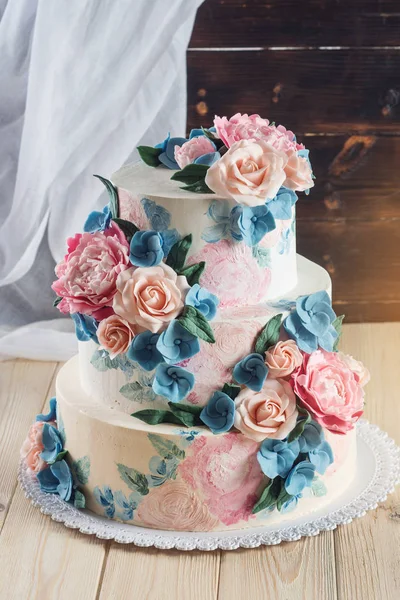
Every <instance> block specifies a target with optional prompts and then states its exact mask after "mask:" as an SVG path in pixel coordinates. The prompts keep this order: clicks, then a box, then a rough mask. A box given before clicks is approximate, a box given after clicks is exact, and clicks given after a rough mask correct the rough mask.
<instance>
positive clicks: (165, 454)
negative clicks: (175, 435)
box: [148, 433, 185, 460]
mask: <svg viewBox="0 0 400 600" xmlns="http://www.w3.org/2000/svg"><path fill="white" fill-rule="evenodd" d="M148 438H149V440H150V442H151V443H152V444H153V446H154V449H155V450H156V452H157V453H158V454H159V455H160V456H161V457H162V458H165V459H166V460H168V459H171V458H173V457H174V456H175V457H176V458H179V460H183V459H184V458H185V451H184V450H181V449H180V448H178V446H177V445H176V444H175V443H174V442H173V441H171V440H168V439H166V438H163V437H161V436H160V435H157V434H155V433H149V434H148Z"/></svg>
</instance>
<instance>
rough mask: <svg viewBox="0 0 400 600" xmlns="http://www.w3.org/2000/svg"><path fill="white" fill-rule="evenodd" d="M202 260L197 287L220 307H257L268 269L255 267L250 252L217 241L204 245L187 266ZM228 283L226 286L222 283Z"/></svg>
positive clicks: (264, 291)
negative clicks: (204, 264) (201, 272)
mask: <svg viewBox="0 0 400 600" xmlns="http://www.w3.org/2000/svg"><path fill="white" fill-rule="evenodd" d="M203 260H204V261H206V268H205V270H204V272H203V274H202V276H201V284H202V286H204V287H205V288H206V289H207V290H208V291H209V292H211V293H213V294H215V295H216V296H217V298H219V301H220V308H223V307H224V306H240V305H245V304H258V303H259V302H261V301H262V300H263V299H264V298H265V297H266V295H267V293H268V289H269V286H270V283H271V270H270V269H268V268H261V267H259V266H258V264H257V261H256V259H255V258H254V257H253V254H252V249H251V248H249V247H248V246H246V245H245V244H238V243H236V242H231V241H229V240H221V241H219V242H216V243H215V244H206V245H205V246H204V248H202V249H201V250H200V251H199V252H197V253H196V254H195V255H192V256H191V257H190V258H189V260H188V264H194V263H196V262H199V261H203ZM227 281H229V282H230V283H229V285H227V284H226V282H227Z"/></svg>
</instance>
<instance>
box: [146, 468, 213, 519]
mask: <svg viewBox="0 0 400 600" xmlns="http://www.w3.org/2000/svg"><path fill="white" fill-rule="evenodd" d="M136 516H137V518H138V519H139V520H140V521H141V522H142V523H143V525H145V526H146V527H152V528H154V529H167V530H168V529H169V530H176V531H211V530H212V529H214V528H215V527H216V525H217V524H218V521H217V519H216V518H215V517H213V516H212V515H211V514H210V512H209V510H208V508H207V506H206V505H205V504H204V502H202V501H201V500H200V498H199V497H198V496H197V494H196V493H195V492H193V491H192V490H191V489H190V488H189V487H188V485H187V484H186V483H184V482H183V481H171V480H170V481H167V482H165V483H164V484H163V485H160V486H159V487H155V488H153V489H152V490H150V493H149V494H148V495H147V496H145V497H144V498H143V501H142V502H141V503H140V505H139V508H138V510H137V513H136Z"/></svg>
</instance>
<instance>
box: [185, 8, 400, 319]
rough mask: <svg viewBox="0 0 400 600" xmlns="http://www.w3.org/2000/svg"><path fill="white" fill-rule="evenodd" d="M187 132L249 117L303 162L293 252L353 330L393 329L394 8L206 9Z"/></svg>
mask: <svg viewBox="0 0 400 600" xmlns="http://www.w3.org/2000/svg"><path fill="white" fill-rule="evenodd" d="M188 103H189V106H188V127H189V128H192V127H195V126H199V125H200V124H204V125H209V124H210V123H211V122H212V119H213V116H214V114H219V115H228V116H231V115H232V114H234V113H235V112H248V113H259V114H261V115H262V116H263V117H266V118H269V119H270V120H271V121H276V122H277V123H282V124H284V125H285V126H287V127H288V128H290V129H293V130H294V131H295V132H296V134H297V135H298V138H299V140H301V141H303V142H304V143H305V144H306V146H307V147H308V148H309V149H310V151H311V160H312V163H313V167H314V173H315V175H316V177H317V179H316V187H315V188H314V189H313V190H312V192H311V194H310V195H309V196H308V197H306V196H304V195H302V197H301V200H300V202H299V203H298V205H297V206H298V219H297V231H298V251H299V252H300V253H301V254H303V255H304V256H307V257H308V258H310V259H312V260H314V261H315V262H317V263H319V264H321V265H323V266H324V267H325V268H326V269H327V270H328V271H329V273H330V274H331V276H332V279H333V293H334V300H335V308H336V310H337V312H338V313H339V314H342V313H345V314H346V316H347V320H351V321H383V320H400V0H382V1H379V0H303V1H299V0H267V1H262V0H248V1H247V2H245V1H244V0H205V2H204V4H203V5H202V6H201V7H200V9H199V11H198V14H197V19H196V23H195V28H194V31H193V35H192V39H191V43H190V50H189V52H188Z"/></svg>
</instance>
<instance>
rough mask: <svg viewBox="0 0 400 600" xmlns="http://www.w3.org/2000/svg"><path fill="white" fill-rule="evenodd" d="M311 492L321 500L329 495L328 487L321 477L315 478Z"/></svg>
mask: <svg viewBox="0 0 400 600" xmlns="http://www.w3.org/2000/svg"><path fill="white" fill-rule="evenodd" d="M311 491H312V493H313V495H314V496H317V497H318V498H320V497H321V496H325V494H326V493H327V489H326V485H325V483H324V482H323V481H322V480H321V479H319V477H314V479H313V480H312V484H311Z"/></svg>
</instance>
